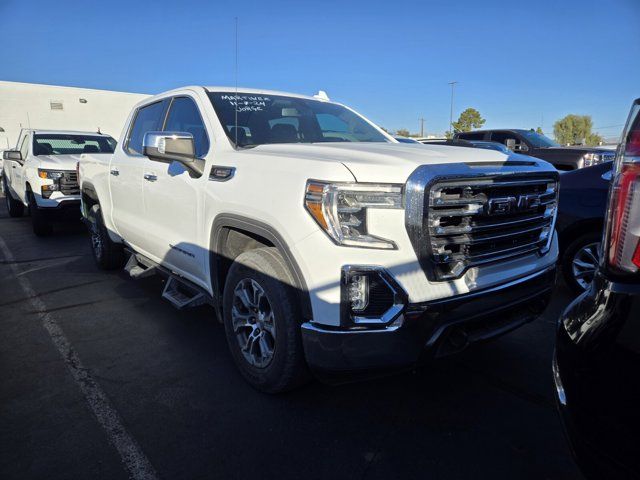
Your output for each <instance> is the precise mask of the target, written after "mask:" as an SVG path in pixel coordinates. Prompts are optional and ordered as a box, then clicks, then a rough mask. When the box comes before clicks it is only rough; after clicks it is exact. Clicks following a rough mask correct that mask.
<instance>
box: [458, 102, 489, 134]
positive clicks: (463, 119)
mask: <svg viewBox="0 0 640 480" xmlns="http://www.w3.org/2000/svg"><path fill="white" fill-rule="evenodd" d="M484 122H485V119H484V118H482V116H481V115H480V112H479V111H477V110H476V109H475V108H467V109H466V110H465V111H464V112H462V113H461V114H460V117H459V118H458V121H457V122H453V131H454V132H455V131H458V132H469V131H471V130H473V129H474V128H480V127H482V125H484Z"/></svg>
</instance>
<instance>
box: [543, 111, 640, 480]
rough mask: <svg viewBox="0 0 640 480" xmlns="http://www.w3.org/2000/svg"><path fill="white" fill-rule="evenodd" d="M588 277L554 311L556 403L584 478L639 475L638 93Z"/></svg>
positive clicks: (639, 269) (629, 119)
mask: <svg viewBox="0 0 640 480" xmlns="http://www.w3.org/2000/svg"><path fill="white" fill-rule="evenodd" d="M602 242H603V245H604V248H603V249H602V250H603V259H602V260H601V262H600V265H599V267H598V270H597V272H596V275H595V278H594V281H593V283H592V285H591V287H590V288H589V290H587V291H586V292H585V293H584V294H582V295H581V296H580V297H578V299H577V300H575V301H574V302H573V303H572V304H571V305H570V306H569V307H568V308H567V309H566V310H565V312H564V313H563V314H562V316H561V318H560V322H559V326H558V334H557V344H556V353H555V360H554V364H553V369H554V372H553V374H554V379H555V383H556V392H557V400H558V406H559V409H560V413H561V417H562V420H563V422H564V425H565V429H566V432H567V436H568V438H569V441H570V444H571V447H572V450H573V453H574V455H575V458H576V460H577V462H578V464H579V465H580V468H581V469H582V471H583V472H584V474H585V476H586V477H587V478H589V479H608V480H609V479H637V478H640V442H639V441H638V432H640V409H639V408H638V406H639V405H640V99H638V100H636V101H635V102H634V104H633V107H632V109H631V113H630V115H629V118H628V120H627V125H626V127H625V129H624V132H623V136H622V144H621V145H620V149H619V150H618V155H617V158H616V161H615V165H614V167H613V178H612V188H611V194H610V197H609V203H608V207H607V220H606V227H605V232H604V236H603V240H602Z"/></svg>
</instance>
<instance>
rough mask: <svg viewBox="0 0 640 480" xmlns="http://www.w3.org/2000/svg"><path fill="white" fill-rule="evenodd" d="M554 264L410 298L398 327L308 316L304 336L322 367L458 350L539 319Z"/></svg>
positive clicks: (399, 363)
mask: <svg viewBox="0 0 640 480" xmlns="http://www.w3.org/2000/svg"><path fill="white" fill-rule="evenodd" d="M554 281H555V268H554V267H552V268H549V269H547V270H544V271H542V272H538V273H536V274H534V275H530V276H527V277H525V278H522V279H519V280H516V281H513V282H510V283H509V284H507V285H502V286H499V287H492V288H489V289H485V290H482V291H477V292H473V293H469V294H465V295H460V296H457V297H452V298H449V299H446V300H438V301H433V302H427V303H423V304H410V305H409V306H408V307H407V309H406V310H405V312H404V314H403V321H402V324H401V326H399V327H393V326H392V327H388V328H386V329H383V330H339V329H335V330H334V329H328V328H325V327H321V326H319V325H318V324H314V323H312V322H307V323H305V324H303V325H302V339H303V343H304V349H305V355H306V358H307V363H308V364H309V366H310V367H311V368H312V369H313V370H315V371H319V372H353V371H362V370H394V369H401V368H403V367H410V366H413V365H416V364H418V363H420V362H421V361H422V360H426V359H428V358H430V357H431V358H433V357H439V356H444V355H448V354H451V353H455V352H457V351H460V350H462V349H464V348H465V347H466V346H467V345H469V344H471V343H475V342H479V341H483V340H488V339H490V338H493V337H496V336H498V335H501V334H504V333H507V332H509V331H511V330H513V329H515V328H517V327H519V326H521V325H523V324H525V323H527V322H529V321H531V320H533V319H535V318H536V317H537V316H538V315H540V313H542V311H543V310H544V309H545V307H546V306H547V304H548V301H549V298H550V295H551V290H552V287H553V284H554Z"/></svg>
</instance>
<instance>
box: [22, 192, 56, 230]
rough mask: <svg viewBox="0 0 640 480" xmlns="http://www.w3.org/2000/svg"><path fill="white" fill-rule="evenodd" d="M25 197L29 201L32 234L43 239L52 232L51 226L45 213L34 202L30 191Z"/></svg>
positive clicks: (34, 198) (33, 196) (34, 197)
mask: <svg viewBox="0 0 640 480" xmlns="http://www.w3.org/2000/svg"><path fill="white" fill-rule="evenodd" d="M27 197H28V199H29V215H31V225H32V227H33V233H35V234H36V235H37V236H38V237H44V236H46V235H49V234H51V232H53V225H51V220H50V219H49V215H48V214H47V212H45V211H43V210H41V209H39V208H38V204H37V202H36V196H35V195H34V194H33V192H32V191H31V190H29V191H27Z"/></svg>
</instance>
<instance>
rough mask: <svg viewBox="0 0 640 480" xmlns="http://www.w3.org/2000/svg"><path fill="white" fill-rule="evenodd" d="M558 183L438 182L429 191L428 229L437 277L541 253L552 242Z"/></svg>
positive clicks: (544, 180)
mask: <svg viewBox="0 0 640 480" xmlns="http://www.w3.org/2000/svg"><path fill="white" fill-rule="evenodd" d="M556 207H557V183H556V181H555V180H553V179H551V178H549V179H545V178H540V179H536V180H528V179H522V180H514V179H511V180H509V181H500V179H473V178H470V179H465V180H455V181H446V180H445V181H441V182H438V183H436V184H434V185H433V186H432V187H431V189H430V191H429V205H428V216H427V222H426V226H425V227H426V228H427V229H428V233H429V235H428V236H429V239H430V246H431V256H432V260H433V263H434V267H435V273H436V276H437V277H438V278H440V279H443V280H444V279H448V278H456V277H459V276H460V275H461V274H462V273H463V272H464V271H465V270H466V269H467V268H469V267H472V266H476V265H481V264H484V263H488V262H495V261H497V260H505V259H507V258H510V257H514V256H518V255H524V254H527V253H531V252H536V251H541V250H542V249H544V248H546V247H547V245H548V243H549V240H550V238H551V232H552V228H553V221H554V218H555V213H556Z"/></svg>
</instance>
